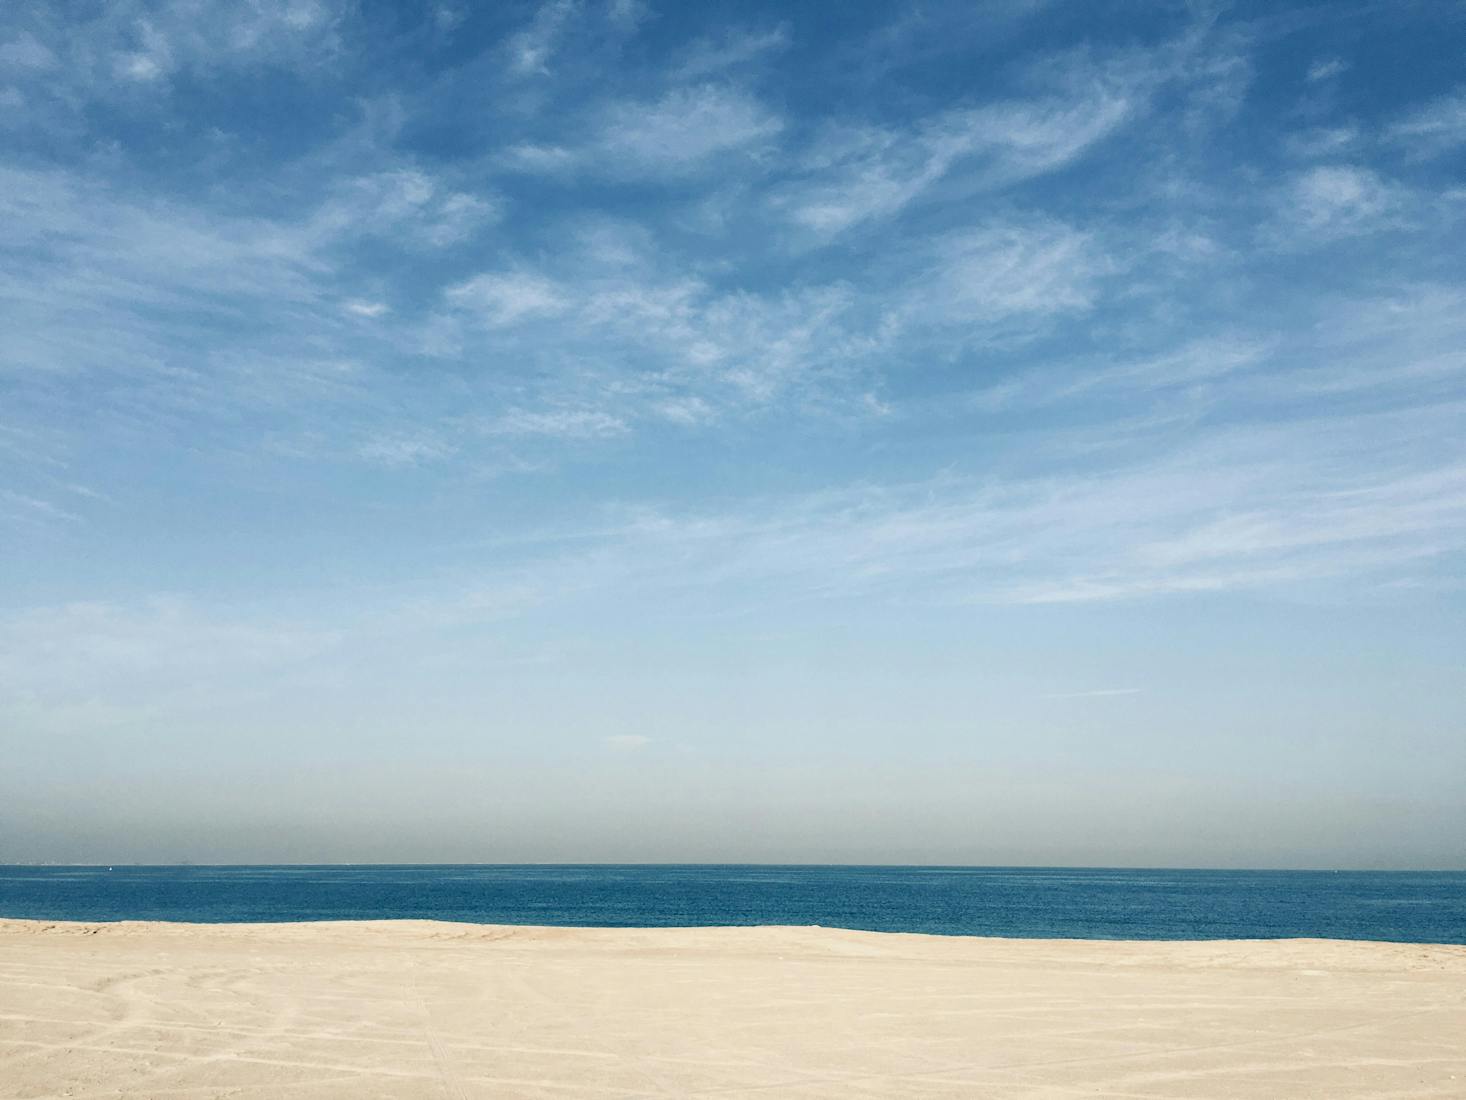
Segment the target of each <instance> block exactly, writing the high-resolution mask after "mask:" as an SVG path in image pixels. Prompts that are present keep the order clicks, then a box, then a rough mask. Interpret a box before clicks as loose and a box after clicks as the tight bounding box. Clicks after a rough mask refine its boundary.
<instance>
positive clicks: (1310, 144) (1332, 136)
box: [1285, 126, 1360, 159]
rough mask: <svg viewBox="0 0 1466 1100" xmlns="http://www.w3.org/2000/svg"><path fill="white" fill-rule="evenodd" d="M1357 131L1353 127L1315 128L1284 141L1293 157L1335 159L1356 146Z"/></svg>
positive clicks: (1357, 141)
mask: <svg viewBox="0 0 1466 1100" xmlns="http://www.w3.org/2000/svg"><path fill="white" fill-rule="evenodd" d="M1359 140H1360V136H1359V130H1358V128H1357V127H1355V126H1316V127H1313V128H1312V129H1308V130H1302V131H1300V132H1298V133H1296V134H1290V135H1288V137H1287V138H1286V139H1285V144H1286V147H1287V150H1288V152H1289V153H1291V154H1292V155H1293V156H1295V157H1304V158H1310V159H1311V158H1315V157H1337V156H1339V155H1340V154H1343V153H1346V152H1348V151H1349V150H1351V149H1354V148H1356V147H1357V146H1358V144H1359Z"/></svg>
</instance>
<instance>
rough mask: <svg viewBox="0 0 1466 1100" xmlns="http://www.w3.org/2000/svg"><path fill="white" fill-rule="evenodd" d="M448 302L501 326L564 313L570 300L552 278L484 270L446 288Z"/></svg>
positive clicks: (491, 323) (481, 321)
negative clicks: (484, 271) (480, 273)
mask: <svg viewBox="0 0 1466 1100" xmlns="http://www.w3.org/2000/svg"><path fill="white" fill-rule="evenodd" d="M447 298H448V301H449V302H451V303H452V304H453V305H454V306H456V307H458V308H459V309H461V310H464V311H465V312H468V313H470V314H471V315H472V316H473V318H474V319H475V320H477V321H478V322H479V323H481V324H485V325H489V326H494V327H504V326H509V325H516V324H519V323H520V322H523V321H529V320H533V319H535V318H541V317H552V316H554V315H556V314H558V313H562V312H564V311H565V310H566V309H568V308H569V306H570V303H569V301H568V300H567V298H566V295H565V293H564V291H563V290H562V289H561V287H560V286H559V285H558V284H557V283H555V282H554V281H553V280H551V279H548V278H546V277H545V276H543V275H538V274H535V273H533V272H528V271H504V272H486V273H484V274H482V275H475V276H474V277H473V278H472V279H469V280H468V281H466V282H463V283H459V284H458V285H457V286H454V287H450V288H449V289H448V291H447Z"/></svg>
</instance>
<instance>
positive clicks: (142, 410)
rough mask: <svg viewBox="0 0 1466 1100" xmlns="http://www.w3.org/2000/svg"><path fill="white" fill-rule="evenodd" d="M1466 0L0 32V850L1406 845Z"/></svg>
mask: <svg viewBox="0 0 1466 1100" xmlns="http://www.w3.org/2000/svg"><path fill="white" fill-rule="evenodd" d="M1463 56H1466V5H1463V4H1460V3H1408V2H1393V3H1388V4H1380V3H1350V2H1338V3H1327V4H1291V5H1290V4H1233V5H1227V4H1208V3H1192V4H1179V3H1178V4H1174V5H1167V4H1139V3H1077V2H1075V3H1059V2H1052V3H1049V2H1042V0H994V2H991V3H986V4H981V5H973V4H951V5H943V4H920V5H908V6H895V5H869V6H862V5H843V4H842V5H828V4H769V5H760V4H743V5H717V6H713V5H661V6H658V5H654V4H652V3H643V2H638V0H610V2H600V0H551V2H547V3H543V4H538V5H536V4H505V5H482V6H479V5H469V4H459V5H455V4H451V3H443V4H388V3H358V4H345V3H342V4H333V3H327V2H325V0H320V2H316V0H288V2H279V3H276V2H272V0H251V2H249V3H215V2H212V0H188V2H183V0H180V2H176V3H171V4H139V3H132V2H128V0H118V2H113V3H108V4H57V3H44V4H43V3H27V2H25V0H20V2H17V3H12V4H9V5H6V7H5V10H4V12H3V13H0V257H3V261H0V749H3V751H4V754H5V757H6V762H7V766H6V768H5V769H3V770H0V806H3V808H0V837H3V838H5V839H0V859H4V858H10V859H58V860H87V859H99V860H104V861H113V860H123V859H142V860H148V859H159V860H165V859H198V860H208V859H218V860H231V859H240V860H250V859H267V860H268V859H281V860H286V859H302V860H329V859H376V858H383V859H405V860H406V859H415V860H436V859H445V860H487V861H492V860H497V859H503V860H520V859H529V860H558V859H570V860H575V859H588V860H592V859H627V860H635V859H650V860H660V859H689V860H698V859H713V860H723V859H728V860H739V859H747V860H785V859H787V860H841V861H854V862H880V861H888V860H889V861H905V862H977V863H992V862H998V863H1009V862H1020V863H1023V862H1027V863H1101V864H1128V863H1140V864H1206V865H1254V866H1268V865H1292V866H1407V865H1414V866H1463V865H1466V848H1463V836H1466V809H1463V803H1462V800H1461V798H1460V790H1461V785H1462V782H1463V780H1466V736H1463V735H1466V692H1463V688H1462V684H1463V682H1466V676H1463V663H1466V627H1463V625H1462V624H1463V621H1466V620H1463V618H1462V612H1463V610H1466V607H1463V605H1466V599H1463V595H1462V590H1461V580H1462V561H1463V549H1466V431H1463V426H1466V418H1463V410H1466V265H1463V262H1462V257H1463V256H1466V68H1463V66H1462V63H1461V58H1462V57H1463Z"/></svg>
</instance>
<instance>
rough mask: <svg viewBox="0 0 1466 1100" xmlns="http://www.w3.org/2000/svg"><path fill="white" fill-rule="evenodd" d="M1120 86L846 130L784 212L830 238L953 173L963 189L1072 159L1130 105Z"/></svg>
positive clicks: (836, 135)
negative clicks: (913, 127)
mask: <svg viewBox="0 0 1466 1100" xmlns="http://www.w3.org/2000/svg"><path fill="white" fill-rule="evenodd" d="M1132 106H1133V104H1132V101H1131V99H1130V98H1129V97H1128V96H1126V95H1125V94H1124V93H1123V92H1122V91H1119V90H1113V91H1110V90H1100V91H1098V92H1097V93H1096V94H1089V95H1085V96H1083V97H1079V96H1076V97H1075V98H1073V99H1057V98H1056V99H1051V100H1046V101H1044V100H1040V101H1034V102H1014V103H1006V104H999V105H995V106H985V107H978V108H972V109H968V110H958V111H950V112H946V113H944V114H941V115H939V116H937V117H936V118H933V119H929V120H927V121H925V122H924V123H922V124H921V125H920V127H919V128H918V130H917V132H916V133H914V134H912V133H909V132H905V131H897V130H887V129H872V128H869V127H864V128H849V127H847V128H843V129H840V130H836V131H834V132H832V133H830V134H827V135H826V136H825V137H824V138H823V140H822V141H821V143H820V144H819V145H818V146H816V148H815V149H814V150H813V151H812V152H811V153H810V154H809V155H808V157H807V161H806V163H807V169H806V173H805V179H804V180H802V181H801V182H799V183H796V184H794V185H792V186H790V187H788V188H787V189H786V190H785V191H784V192H783V194H782V195H780V196H779V198H778V200H777V201H778V203H779V205H780V207H781V208H782V209H784V210H785V211H786V213H787V216H788V217H789V218H790V220H792V221H793V222H795V223H796V224H797V225H799V226H802V227H804V228H806V229H809V230H812V231H814V232H815V233H818V234H821V235H825V236H833V235H835V234H838V233H841V232H844V231H845V230H848V229H850V228H852V227H854V226H857V225H859V224H861V223H862V222H867V221H871V220H874V219H879V218H886V217H891V216H893V215H895V214H897V213H899V212H900V211H901V210H902V209H904V208H905V207H906V206H908V205H909V204H910V203H912V202H914V201H916V200H917V199H918V198H920V197H922V196H923V195H925V194H927V193H929V192H930V191H931V190H932V189H933V188H935V187H936V186H937V185H938V184H939V183H941V182H942V181H943V180H945V179H947V178H948V177H949V176H950V175H951V174H952V173H953V172H954V171H956V170H957V169H959V168H961V169H963V170H964V174H965V179H964V180H963V181H962V183H961V184H960V185H959V186H960V187H961V188H962V189H974V188H985V187H996V186H1001V185H1004V184H1011V183H1014V182H1017V181H1019V180H1023V179H1027V178H1030V177H1032V176H1036V175H1040V174H1042V173H1044V172H1049V171H1052V170H1054V169H1056V168H1060V167H1062V166H1063V165H1065V164H1068V163H1069V162H1071V161H1073V160H1074V159H1076V158H1077V157H1079V156H1080V155H1081V154H1083V153H1084V152H1085V150H1087V149H1089V148H1090V147H1091V146H1093V145H1094V144H1095V143H1096V142H1098V141H1100V140H1101V139H1103V138H1104V137H1106V136H1107V135H1108V134H1110V133H1112V132H1113V131H1114V130H1115V129H1116V128H1117V127H1118V126H1119V125H1120V124H1121V123H1122V122H1123V121H1124V120H1125V118H1126V117H1127V115H1128V114H1129V113H1130V111H1131V109H1132Z"/></svg>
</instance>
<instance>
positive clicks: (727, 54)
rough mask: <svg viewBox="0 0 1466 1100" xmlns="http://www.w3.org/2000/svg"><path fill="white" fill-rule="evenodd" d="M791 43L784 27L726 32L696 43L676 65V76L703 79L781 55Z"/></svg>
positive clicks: (787, 29)
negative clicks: (771, 56)
mask: <svg viewBox="0 0 1466 1100" xmlns="http://www.w3.org/2000/svg"><path fill="white" fill-rule="evenodd" d="M789 42H790V37H789V28H788V27H787V26H784V25H782V24H781V25H779V26H776V27H771V28H769V29H767V30H760V31H752V30H727V31H724V32H723V33H722V34H720V35H718V36H716V37H712V38H703V39H700V40H699V41H697V42H695V43H693V45H692V46H691V47H690V48H689V49H688V51H687V58H686V60H685V61H683V62H682V63H681V64H680V65H679V66H677V76H678V78H679V79H682V80H700V79H704V78H706V77H708V76H711V75H713V74H714V73H721V72H725V71H726V70H728V69H733V68H737V67H738V66H740V65H747V64H749V63H750V62H754V61H761V60H763V59H765V58H767V57H768V56H769V55H770V54H774V53H780V52H782V51H784V50H786V49H788V48H789Z"/></svg>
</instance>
